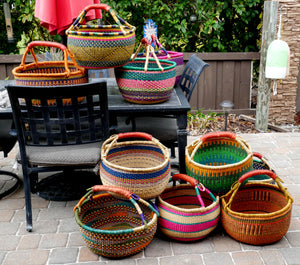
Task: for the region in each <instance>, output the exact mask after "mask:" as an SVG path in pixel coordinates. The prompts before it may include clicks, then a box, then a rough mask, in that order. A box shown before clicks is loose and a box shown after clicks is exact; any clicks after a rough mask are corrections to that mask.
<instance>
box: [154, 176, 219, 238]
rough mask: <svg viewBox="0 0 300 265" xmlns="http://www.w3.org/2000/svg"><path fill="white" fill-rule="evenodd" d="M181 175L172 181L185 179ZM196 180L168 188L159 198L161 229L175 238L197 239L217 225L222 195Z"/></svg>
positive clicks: (159, 223) (159, 222)
mask: <svg viewBox="0 0 300 265" xmlns="http://www.w3.org/2000/svg"><path fill="white" fill-rule="evenodd" d="M180 175H182V174H175V175H173V180H174V179H175V178H177V177H178V176H179V179H182V178H181V177H180ZM182 180H186V179H185V178H184V179H182ZM193 180H194V179H193ZM194 181H195V180H194ZM196 183H197V184H193V185H191V184H180V185H178V186H174V187H170V188H167V189H166V190H165V191H164V192H163V193H162V194H161V195H160V196H159V197H158V209H159V218H158V225H159V229H160V230H161V231H162V232H163V233H164V234H165V235H167V236H168V237H170V238H172V239H175V240H178V241H196V240H199V239H202V238H204V237H205V236H207V235H208V234H209V233H210V232H212V231H213V230H214V229H215V228H216V226H217V224H218V221H219V215H220V204H219V197H217V198H216V197H214V196H213V194H212V193H211V192H210V191H208V190H207V189H205V187H204V186H202V185H199V183H198V182H196ZM199 196H200V197H199Z"/></svg>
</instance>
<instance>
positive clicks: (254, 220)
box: [221, 170, 293, 245]
mask: <svg viewBox="0 0 300 265" xmlns="http://www.w3.org/2000/svg"><path fill="white" fill-rule="evenodd" d="M257 175H268V176H269V177H271V178H272V179H273V180H275V182H276V184H277V185H273V184H268V183H259V182H255V183H251V182H248V183H246V184H245V185H242V184H243V182H244V181H245V180H247V179H248V178H250V177H253V176H257ZM280 182H282V181H281V180H280V179H279V178H278V177H277V176H276V174H275V173H274V172H272V171H269V170H253V171H251V172H248V173H246V174H245V175H243V176H242V177H241V178H240V179H239V180H238V181H237V182H236V183H235V185H233V187H232V189H231V190H230V191H229V192H228V193H227V194H226V195H224V196H223V197H222V198H221V202H222V207H221V222H222V225H223V227H224V229H225V231H226V232H227V233H228V234H229V235H230V236H231V237H232V238H234V239H235V240H237V241H240V242H243V243H246V244H251V245H265V244H271V243H274V242H276V241H278V240H280V239H281V238H282V237H283V236H284V235H285V234H286V232H287V231H288V229H289V225H290V221H291V210H292V202H293V199H292V197H291V195H290V194H289V192H288V191H287V190H286V188H284V187H283V186H282V184H281V183H280Z"/></svg>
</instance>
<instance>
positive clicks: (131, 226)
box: [74, 185, 158, 258]
mask: <svg viewBox="0 0 300 265" xmlns="http://www.w3.org/2000/svg"><path fill="white" fill-rule="evenodd" d="M100 191H104V192H105V193H100V194H96V193H98V192H100ZM108 191H109V192H111V193H113V194H118V195H120V196H123V197H125V198H126V199H127V200H120V199H117V198H115V197H114V196H112V195H111V194H109V193H107V192H108ZM74 211H75V219H76V222H77V224H78V225H79V227H80V230H81V233H82V236H83V238H84V241H85V242H86V244H87V246H88V247H89V249H90V250H92V251H93V252H95V253H97V254H100V255H102V256H106V257H114V258H116V257H126V256H129V255H133V254H136V253H138V252H140V251H142V250H143V249H144V248H145V247H146V246H147V245H148V244H149V243H150V242H151V240H152V238H153V236H154V234H155V232H156V228H157V216H158V211H157V209H155V208H154V207H153V206H152V205H151V204H149V203H148V202H146V201H145V200H143V199H141V198H139V197H138V196H136V195H134V194H132V193H131V192H129V191H127V190H125V189H122V188H119V187H111V186H102V185H98V186H94V187H93V188H92V190H91V191H90V192H88V193H87V194H86V195H85V196H84V197H83V198H82V199H81V200H80V201H79V203H78V204H77V205H76V206H75V208H74Z"/></svg>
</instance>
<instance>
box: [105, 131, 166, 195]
mask: <svg viewBox="0 0 300 265" xmlns="http://www.w3.org/2000/svg"><path fill="white" fill-rule="evenodd" d="M121 135H125V138H126V137H127V135H130V133H125V134H119V135H114V136H111V137H110V138H109V139H107V140H106V141H105V142H104V143H103V145H102V148H101V164H100V178H101V181H102V183H103V184H104V185H111V186H118V187H122V188H125V189H127V190H129V191H131V192H133V193H134V194H137V195H138V196H140V197H141V198H143V199H151V198H155V197H157V196H158V195H159V194H161V193H162V192H163V191H164V189H165V188H166V186H167V185H168V182H169V179H170V177H171V167H170V158H169V153H168V149H167V148H166V147H165V146H164V145H162V144H161V143H160V142H159V141H158V140H157V139H155V138H154V137H152V136H151V135H149V137H148V140H147V141H146V140H131V139H129V140H127V141H123V142H117V140H118V139H119V138H121ZM133 135H138V133H133ZM142 135H146V134H142Z"/></svg>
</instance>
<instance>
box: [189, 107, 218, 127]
mask: <svg viewBox="0 0 300 265" xmlns="http://www.w3.org/2000/svg"><path fill="white" fill-rule="evenodd" d="M203 110H204V109H199V110H197V111H196V112H194V111H193V110H191V111H189V112H188V114H187V118H188V130H189V131H191V132H193V131H196V132H200V131H201V130H203V129H206V128H207V127H208V125H209V123H210V122H215V121H216V117H217V116H220V115H223V114H224V113H219V112H212V111H210V110H209V111H208V113H207V114H204V113H203Z"/></svg>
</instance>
